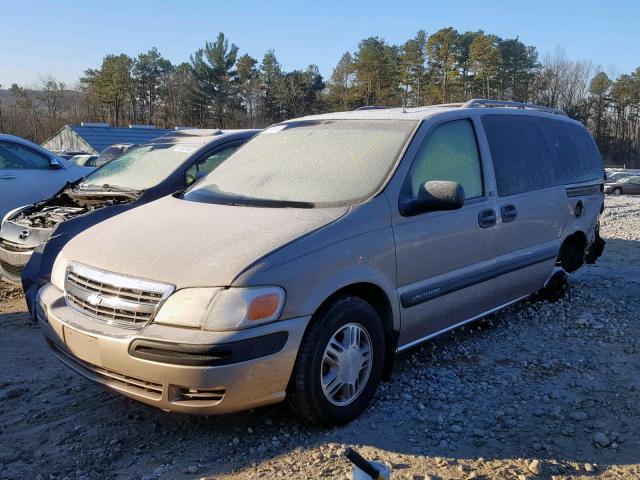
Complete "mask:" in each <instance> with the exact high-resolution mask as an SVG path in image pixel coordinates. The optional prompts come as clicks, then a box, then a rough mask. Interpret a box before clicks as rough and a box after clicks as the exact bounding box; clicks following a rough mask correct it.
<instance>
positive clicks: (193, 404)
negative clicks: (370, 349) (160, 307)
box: [36, 284, 310, 415]
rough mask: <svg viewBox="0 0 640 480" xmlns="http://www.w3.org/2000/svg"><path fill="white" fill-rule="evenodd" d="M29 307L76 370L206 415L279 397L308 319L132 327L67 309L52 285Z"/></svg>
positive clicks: (156, 402)
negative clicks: (224, 328) (214, 328)
mask: <svg viewBox="0 0 640 480" xmlns="http://www.w3.org/2000/svg"><path fill="white" fill-rule="evenodd" d="M36 310H37V312H36V317H37V319H38V323H39V324H40V327H41V329H42V332H43V333H44V335H45V337H46V339H47V341H48V343H49V346H50V347H51V349H52V351H53V353H54V354H55V355H56V357H58V359H59V360H61V361H62V362H63V363H65V364H66V365H67V366H69V367H70V368H72V369H73V370H75V371H76V372H78V373H80V374H81V375H83V376H85V377H87V378H89V379H91V380H94V381H96V382H98V383H101V384H102V385H105V386H106V387H108V388H110V389H112V390H115V391H117V392H119V393H121V394H123V395H126V396H127V397H130V398H133V399H136V400H139V401H141V402H144V403H146V404H148V405H152V406H155V407H158V408H160V409H163V410H168V411H177V412H185V413H198V414H206V415H214V414H224V413H231V412H236V411H240V410H246V409H249V408H253V407H258V406H261V405H266V404H270V403H276V402H279V401H281V400H283V399H284V397H285V391H286V387H287V384H288V383H289V377H290V376H291V372H292V370H293V365H294V363H295V359H296V355H297V352H298V347H299V345H300V342H301V340H302V336H303V334H304V330H305V328H306V325H307V323H308V322H309V319H310V317H308V316H305V317H298V318H294V319H289V320H282V321H278V322H274V323H271V324H268V325H262V326H258V327H255V328H250V329H245V330H239V331H235V332H205V331H202V330H194V329H185V328H176V327H168V326H162V325H156V324H151V325H149V326H148V327H146V328H144V329H143V330H141V331H136V332H131V331H127V330H123V329H119V328H115V327H111V326H108V325H103V324H100V323H96V322H95V321H92V320H91V319H89V318H87V317H85V316H83V315H81V314H79V313H78V312H76V311H75V310H73V309H71V308H69V307H67V306H66V303H65V300H64V295H63V293H62V292H61V291H60V290H58V289H57V288H56V287H54V286H53V285H51V284H47V285H45V286H44V287H42V288H41V289H40V291H39V292H38V299H37V307H36ZM141 347H142V349H141ZM276 350H277V351H276ZM167 352H168V353H167ZM229 352H230V354H228V353H229ZM256 355H260V356H256Z"/></svg>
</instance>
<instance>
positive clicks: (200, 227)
mask: <svg viewBox="0 0 640 480" xmlns="http://www.w3.org/2000/svg"><path fill="white" fill-rule="evenodd" d="M347 211H348V208H347V207H343V208H309V209H297V208H296V209H294V208H257V207H244V206H229V205H218V204H211V203H198V202H192V201H186V200H182V199H179V198H174V197H172V196H169V197H165V198H162V199H160V200H157V201H155V202H151V203H149V204H147V205H144V206H141V207H138V208H135V209H133V210H131V211H129V212H126V213H123V214H121V215H118V216H117V217H114V218H111V219H109V220H106V221H104V222H102V223H100V224H98V225H96V226H94V227H92V228H90V229H88V230H86V231H85V232H82V233H81V234H79V235H78V236H77V237H75V238H74V239H73V240H71V241H70V242H69V243H68V244H67V245H66V246H65V248H64V250H63V254H64V255H65V257H66V258H67V260H69V261H71V262H79V263H83V264H85V265H89V266H92V267H95V268H99V269H102V270H107V271H111V272H117V273H121V274H124V275H130V276H134V277H139V278H146V279H150V280H157V281H161V282H167V283H172V284H174V285H176V287H177V288H185V287H205V286H228V285H230V284H231V283H232V282H233V280H234V279H235V278H236V276H237V275H238V274H239V273H241V272H242V271H243V270H244V269H245V268H247V267H248V266H250V265H251V264H253V263H254V262H255V261H257V260H259V259H260V258H262V257H263V256H265V255H267V254H269V253H271V252H273V251H274V250H277V249H279V248H280V247H282V246H283V245H286V244H287V243H289V242H291V241H293V240H295V239H297V238H299V237H301V236H303V235H305V234H307V233H310V232H312V231H314V230H317V229H318V228H321V227H323V226H324V225H327V224H329V223H331V222H333V221H335V220H337V219H338V218H340V217H341V216H342V215H344V214H345V213H346V212H347Z"/></svg>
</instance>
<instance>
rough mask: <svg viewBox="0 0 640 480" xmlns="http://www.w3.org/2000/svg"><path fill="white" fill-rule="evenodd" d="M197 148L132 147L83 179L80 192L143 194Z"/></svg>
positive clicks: (174, 146) (169, 146) (176, 146)
mask: <svg viewBox="0 0 640 480" xmlns="http://www.w3.org/2000/svg"><path fill="white" fill-rule="evenodd" d="M198 147H199V145H191V144H183V143H180V144H177V145H176V144H168V143H164V144H154V145H142V146H139V147H136V148H134V149H132V150H129V151H128V152H126V153H123V154H122V155H120V156H119V157H117V158H115V159H114V160H111V162H109V163H107V164H106V165H104V166H103V167H102V168H99V169H98V170H96V171H94V172H92V173H90V174H89V175H87V177H86V178H85V181H84V182H83V183H81V184H80V188H82V189H85V188H86V189H99V188H107V187H110V188H121V189H128V190H146V189H148V188H151V187H155V186H156V185H158V184H159V183H160V182H162V181H163V180H165V179H166V178H167V177H168V176H169V175H171V174H172V173H173V172H174V171H175V170H176V168H178V167H179V166H180V165H181V164H182V163H183V162H184V161H185V160H186V159H187V157H189V156H190V155H193V152H195V151H196V150H197V149H198Z"/></svg>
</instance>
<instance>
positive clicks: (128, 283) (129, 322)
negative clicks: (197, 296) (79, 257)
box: [65, 263, 174, 330]
mask: <svg viewBox="0 0 640 480" xmlns="http://www.w3.org/2000/svg"><path fill="white" fill-rule="evenodd" d="M173 290H174V286H173V285H169V284H166V283H159V282H153V281H150V280H142V279H138V278H133V277H127V276H124V275H120V274H117V273H111V272H105V271H103V270H98V269H95V268H92V267H87V266H85V265H80V264H77V263H72V264H70V265H69V267H68V268H67V275H66V279H65V297H66V300H67V305H69V306H70V307H73V308H75V309H76V310H78V311H80V312H81V313H83V314H85V315H87V316H89V317H91V318H94V319H96V320H99V321H101V322H105V323H108V324H111V325H115V326H118V327H122V328H129V329H135V330H137V329H140V328H142V327H144V326H145V325H147V324H148V323H149V322H150V321H151V320H152V319H153V317H154V316H155V314H156V312H157V311H158V309H159V308H160V306H161V305H162V303H163V302H164V301H165V300H166V299H167V298H168V297H169V295H171V293H173Z"/></svg>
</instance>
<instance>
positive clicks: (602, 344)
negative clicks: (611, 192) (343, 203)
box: [0, 197, 640, 480]
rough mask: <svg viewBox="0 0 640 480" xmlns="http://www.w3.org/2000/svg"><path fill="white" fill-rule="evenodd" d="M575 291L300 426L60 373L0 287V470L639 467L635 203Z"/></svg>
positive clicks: (460, 472) (495, 473)
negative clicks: (183, 411)
mask: <svg viewBox="0 0 640 480" xmlns="http://www.w3.org/2000/svg"><path fill="white" fill-rule="evenodd" d="M606 206H607V208H606V210H605V214H604V216H603V219H602V234H603V236H604V237H605V238H606V239H607V246H606V249H605V253H604V255H603V257H602V258H601V259H600V261H599V262H598V264H597V265H595V266H590V267H585V268H584V269H582V270H580V271H579V272H578V273H576V274H574V275H572V277H571V278H572V280H571V282H572V290H571V297H570V298H568V299H566V300H563V301H560V302H558V303H555V304H548V303H540V302H533V301H530V302H523V303H521V304H519V305H517V306H513V307H511V308H509V309H508V310H505V311H503V312H501V313H499V314H497V315H493V316H492V317H489V318H488V319H486V320H484V321H482V322H479V323H476V324H474V325H473V326H471V327H468V328H465V329H462V330H459V331H457V332H453V333H449V334H446V335H443V336H441V337H439V338H437V339H436V340H434V341H432V342H429V343H428V344H426V345H425V346H423V347H422V348H420V349H418V350H414V351H413V352H409V353H407V354H403V355H402V356H401V357H400V358H399V359H398V361H397V365H396V372H395V375H394V379H393V380H392V381H391V382H390V383H386V384H383V385H382V387H381V388H380V389H379V392H378V395H377V398H376V400H375V401H374V403H373V405H372V406H371V407H370V408H369V410H367V412H365V414H364V415H362V417H361V418H359V419H358V420H356V421H355V422H353V423H351V424H350V425H348V426H346V427H342V428H335V429H332V430H328V431H322V430H310V429H306V428H303V427H301V426H300V425H299V424H298V423H296V421H295V420H294V419H293V418H292V416H291V415H290V414H289V412H288V411H287V410H286V408H283V406H281V405H280V406H278V405H276V406H273V407H267V408H262V409H258V410H255V411H250V412H246V413H243V414H238V415H230V416H225V417H211V418H204V417H189V416H185V415H178V414H168V413H164V412H160V411H157V410H154V409H152V408H150V407H146V406H144V405H141V404H138V403H136V402H134V401H132V400H128V399H125V398H123V397H121V396H119V395H116V394H113V393H110V392H108V391H106V390H104V389H102V388H101V387H99V386H97V385H94V384H92V383H90V382H88V381H86V380H84V379H82V378H80V377H79V376H77V375H75V374H73V373H72V372H70V371H68V370H67V369H66V368H65V367H63V366H62V365H61V364H59V363H58V362H57V361H56V360H55V359H54V357H53V356H52V354H51V353H50V352H49V351H48V349H47V347H46V346H45V343H44V341H43V339H42V337H41V335H40V333H39V331H38V329H37V327H35V326H33V325H31V324H29V321H28V318H27V315H26V314H25V313H24V311H25V305H24V301H23V299H22V297H21V296H20V294H19V292H18V291H17V290H9V289H7V288H5V287H1V288H0V300H1V303H0V305H1V306H0V322H1V323H2V327H3V335H2V337H0V348H1V351H2V355H1V358H0V400H1V402H0V424H1V426H2V427H1V430H0V465H1V466H0V478H16V479H17V478H36V479H43V480H44V479H47V478H49V479H63V478H64V479H67V478H68V479H89V478H91V479H93V478H106V479H111V478H122V479H125V478H126V479H129V478H138V479H140V478H141V479H149V480H150V479H169V478H171V479H174V478H175V479H199V478H206V479H210V478H220V479H225V480H241V479H242V480H249V479H260V478H264V479H266V478H287V479H307V478H342V479H346V478H350V474H349V471H350V467H349V465H348V464H347V462H346V461H345V460H344V459H343V458H342V457H341V455H340V452H341V450H342V449H343V448H344V447H345V446H347V445H353V446H355V447H356V448H357V449H359V451H360V452H361V453H362V454H363V455H365V456H367V457H369V458H371V459H376V460H378V461H382V462H384V463H386V464H387V465H390V466H391V467H392V471H393V478H407V479H443V480H444V479H474V478H477V479H483V478H486V479H489V478H491V479H517V480H522V479H525V478H528V479H534V478H548V479H549V478H551V479H564V478H589V479H633V478H640V401H639V400H640V375H639V373H640V372H639V369H640V368H639V367H640V331H639V329H638V312H639V311H640V298H639V296H638V292H640V262H639V260H640V248H639V247H640V198H631V197H620V198H608V199H607V203H606Z"/></svg>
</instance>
